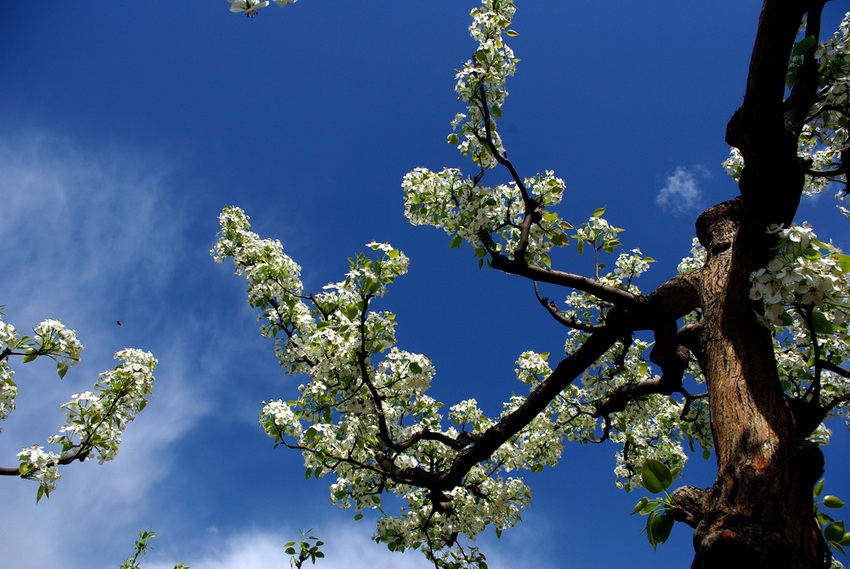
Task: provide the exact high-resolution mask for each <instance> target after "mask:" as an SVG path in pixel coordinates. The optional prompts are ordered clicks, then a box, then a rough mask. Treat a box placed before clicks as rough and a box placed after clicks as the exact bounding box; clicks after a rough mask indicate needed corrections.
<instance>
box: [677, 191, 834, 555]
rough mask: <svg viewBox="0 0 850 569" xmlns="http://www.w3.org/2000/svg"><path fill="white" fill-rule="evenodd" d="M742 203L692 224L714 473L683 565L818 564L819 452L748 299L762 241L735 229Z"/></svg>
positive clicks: (712, 212) (822, 547)
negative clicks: (690, 558)
mask: <svg viewBox="0 0 850 569" xmlns="http://www.w3.org/2000/svg"><path fill="white" fill-rule="evenodd" d="M742 210H743V206H742V201H741V200H736V201H733V202H726V203H723V204H720V205H719V206H715V207H714V208H711V209H709V210H708V211H706V212H705V213H704V214H703V215H702V216H701V217H700V220H699V221H698V233H699V237H700V240H701V242H702V243H703V245H704V246H705V248H706V249H707V251H708V253H709V255H708V260H707V262H706V268H705V270H704V274H703V278H702V282H701V290H700V294H701V297H702V306H703V310H704V320H703V329H702V332H701V344H702V346H703V349H704V362H703V366H704V368H705V374H706V378H707V383H708V391H709V395H710V400H711V426H712V432H713V435H714V443H715V449H716V454H717V470H718V473H717V479H716V481H715V483H714V486H713V487H712V488H710V489H709V490H707V491H706V492H705V493H704V495H703V496H702V504H701V510H702V512H701V513H702V519H701V521H700V522H699V524H698V525H697V526H696V531H695V533H694V547H695V550H696V557H695V560H694V563H693V565H692V568H693V569H732V568H738V567H741V568H747V569H760V568H763V569H783V568H788V569H792V568H794V569H803V568H806V569H812V568H816V567H824V566H825V563H828V561H827V560H828V553H827V551H826V546H825V543H824V541H823V539H822V537H821V534H820V531H819V529H818V527H817V524H816V522H815V518H814V515H813V508H812V491H813V486H814V484H815V483H816V482H817V480H818V478H820V476H821V474H822V470H823V455H822V454H821V452H820V450H819V449H818V448H817V447H816V446H815V445H814V444H812V443H809V442H807V441H805V440H804V439H803V438H801V437H800V435H798V434H797V433H798V430H797V429H796V425H795V421H794V417H793V415H792V413H791V410H790V408H789V406H788V403H787V401H786V398H785V396H784V394H783V392H782V390H781V389H780V383H779V378H778V374H777V369H776V362H775V360H774V353H773V345H772V339H771V335H770V332H769V331H768V330H767V328H765V327H764V326H763V325H761V324H760V323H759V321H758V319H757V317H756V312H755V310H754V309H755V306H754V303H753V302H752V301H751V300H750V299H749V289H750V284H749V276H750V274H751V273H752V272H753V271H754V270H756V269H757V268H758V267H760V266H763V265H764V259H763V258H760V257H762V255H761V254H759V252H760V251H765V248H764V247H763V245H762V244H761V243H754V242H753V240H754V239H756V240H761V241H763V238H762V237H752V236H751V235H750V236H748V233H750V234H753V232H748V231H745V230H742V229H741V217H742V214H743V212H742Z"/></svg>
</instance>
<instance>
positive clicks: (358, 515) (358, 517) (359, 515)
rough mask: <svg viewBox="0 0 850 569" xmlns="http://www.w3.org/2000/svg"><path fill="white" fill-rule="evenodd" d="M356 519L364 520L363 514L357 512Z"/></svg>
mask: <svg viewBox="0 0 850 569" xmlns="http://www.w3.org/2000/svg"><path fill="white" fill-rule="evenodd" d="M354 519H355V520H362V519H363V514H357V515H356V516H354Z"/></svg>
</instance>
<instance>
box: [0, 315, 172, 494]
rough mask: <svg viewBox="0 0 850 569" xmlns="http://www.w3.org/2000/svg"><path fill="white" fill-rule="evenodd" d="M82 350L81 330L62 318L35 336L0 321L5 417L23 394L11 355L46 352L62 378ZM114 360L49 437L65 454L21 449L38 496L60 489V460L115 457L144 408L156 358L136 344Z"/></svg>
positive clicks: (22, 465) (22, 464)
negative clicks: (124, 435) (116, 363)
mask: <svg viewBox="0 0 850 569" xmlns="http://www.w3.org/2000/svg"><path fill="white" fill-rule="evenodd" d="M2 316H3V314H2V313H0V317H2ZM82 350H83V346H82V344H81V343H80V342H79V340H78V339H77V335H76V332H74V331H73V330H70V329H68V328H66V327H65V325H63V324H62V323H61V322H59V321H58V320H51V319H48V320H45V321H43V322H41V323H39V324H38V325H37V326H36V327H35V328H34V329H33V336H32V337H29V336H22V337H21V336H19V335H18V333H17V331H16V330H15V328H14V326H12V325H11V324H8V323H6V322H3V321H2V319H0V351H1V352H2V354H0V420H2V419H5V418H6V417H7V416H8V414H9V412H10V411H11V410H13V409H14V408H15V402H14V400H15V397H16V396H17V393H18V387H17V385H15V383H14V381H12V376H13V375H14V372H13V371H12V370H11V369H10V368H9V357H10V356H21V358H22V361H23V362H24V363H26V362H29V361H32V360H34V359H36V358H38V357H39V356H47V357H49V358H51V359H53V360H55V361H56V364H57V370H58V373H59V375H60V377H61V376H64V375H65V373H66V372H67V371H68V368H69V367H70V366H72V365H74V364H76V363H77V362H78V361H79V360H80V354H81V352H82ZM115 358H116V359H119V360H121V361H122V363H121V364H120V365H119V366H117V367H116V368H114V369H113V370H110V371H106V372H104V373H102V374H100V376H99V378H98V381H97V382H96V383H95V385H94V388H93V389H94V391H86V392H84V393H78V394H75V395H74V396H73V397H72V399H71V401H69V402H67V403H63V404H62V405H61V408H63V409H64V410H65V415H66V421H67V423H66V424H65V425H64V426H62V427H61V428H60V430H59V434H58V435H53V436H51V437H49V438H48V443H50V444H54V445H59V446H60V447H61V451H60V452H58V453H55V452H52V451H47V450H45V449H44V447H42V446H40V445H34V446H30V447H26V448H24V449H23V450H22V451H21V452H20V453H18V455H17V456H18V459H19V465H18V471H19V473H20V475H21V476H22V477H23V478H27V479H30V480H35V481H36V482H38V483H39V489H38V494H37V497H38V498H39V499H40V498H41V497H42V496H49V494H50V492H51V491H52V490H53V489H54V488H55V487H56V482H57V480H59V477H60V475H59V466H60V464H64V463H67V462H70V461H72V460H85V459H86V458H88V457H89V454H90V453H91V452H92V451H96V452H97V454H98V458H99V461H100V462H101V463H103V462H104V461H107V460H111V459H112V458H113V457H114V456H115V453H116V452H117V451H118V445H119V444H120V442H121V433H122V432H123V430H124V428H125V427H126V425H127V423H129V422H130V421H132V420H133V419H134V418H135V416H136V414H137V413H138V412H140V411H141V410H142V409H144V408H145V405H146V404H147V396H148V395H149V394H150V393H151V387H152V385H153V380H154V377H153V370H154V368H155V367H156V358H154V357H153V356H152V355H151V354H150V353H148V352H143V351H141V350H136V349H132V348H127V349H124V350H121V351H119V352H117V353H116V354H115ZM63 461H64V462H63Z"/></svg>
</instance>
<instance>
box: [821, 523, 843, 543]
mask: <svg viewBox="0 0 850 569" xmlns="http://www.w3.org/2000/svg"><path fill="white" fill-rule="evenodd" d="M823 536H824V537H825V538H826V540H827V541H834V542H836V543H841V540H843V539H844V521H843V520H839V521H837V522H832V523H831V524H829V525H828V526H826V528H825V529H824V530H823Z"/></svg>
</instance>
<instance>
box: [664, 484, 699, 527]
mask: <svg viewBox="0 0 850 569" xmlns="http://www.w3.org/2000/svg"><path fill="white" fill-rule="evenodd" d="M707 494H708V490H706V489H703V488H697V487H696V486H682V487H681V488H677V489H676V490H674V491H673V493H672V494H671V497H672V498H673V501H674V502H675V503H676V507H675V508H674V509H672V510H670V515H671V516H673V519H674V520H676V521H677V522H683V523H686V524H688V525H689V526H691V527H692V528H695V527H697V524H699V523H700V521H701V520H702V519H703V517H705V498H706V495H707Z"/></svg>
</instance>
